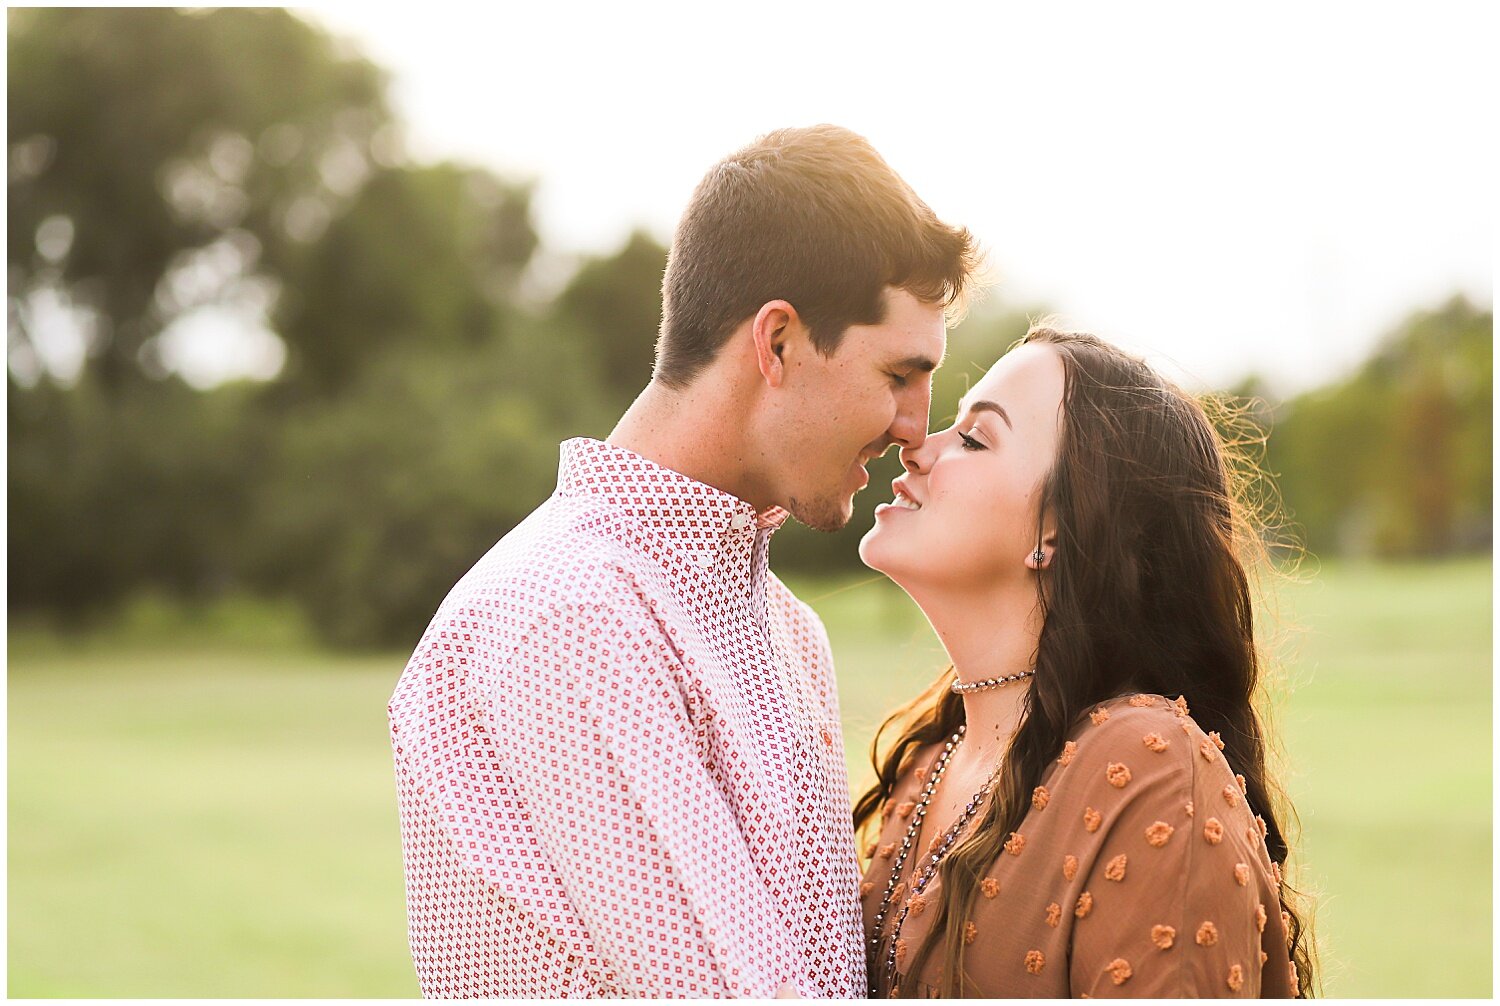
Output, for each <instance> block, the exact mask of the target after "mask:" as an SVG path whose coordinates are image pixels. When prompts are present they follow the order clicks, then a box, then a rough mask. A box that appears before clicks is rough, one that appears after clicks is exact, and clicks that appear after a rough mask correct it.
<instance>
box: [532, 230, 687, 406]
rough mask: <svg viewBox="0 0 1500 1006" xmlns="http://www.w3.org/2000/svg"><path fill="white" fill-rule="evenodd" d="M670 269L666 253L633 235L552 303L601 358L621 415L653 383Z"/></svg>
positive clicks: (586, 267)
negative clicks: (665, 276) (664, 282)
mask: <svg viewBox="0 0 1500 1006" xmlns="http://www.w3.org/2000/svg"><path fill="white" fill-rule="evenodd" d="M666 268H667V249H666V248H665V247H663V246H662V245H661V244H659V243H658V242H657V241H656V240H655V239H654V238H652V237H651V236H650V235H649V234H647V233H645V232H644V231H635V232H634V233H632V234H631V235H630V237H629V239H628V240H626V242H625V244H624V245H623V246H622V247H621V248H620V250H619V251H617V252H616V253H615V254H613V255H610V256H607V257H603V258H593V259H589V260H588V261H586V262H584V264H583V265H582V267H580V268H579V270H578V272H577V273H576V274H575V275H574V276H573V279H572V280H571V281H570V282H569V283H568V285H567V287H566V288H565V289H564V290H563V292H562V293H561V294H560V295H559V296H558V298H557V302H556V304H555V305H554V315H553V316H554V318H555V319H556V320H558V321H561V322H563V323H566V324H571V325H573V326H574V327H576V328H577V329H578V330H579V331H580V332H582V333H583V335H584V337H585V338H587V339H588V341H589V344H590V345H591V346H592V347H593V349H594V351H595V353H596V354H597V355H598V357H599V359H600V361H601V363H602V365H603V373H604V374H605V377H606V387H607V391H608V393H609V395H610V400H611V402H612V403H613V404H614V405H615V406H616V407H617V408H618V409H619V410H620V411H624V409H625V408H626V407H627V406H629V405H630V403H631V402H632V401H634V400H635V396H636V395H637V394H638V393H639V392H640V390H641V389H642V388H644V387H645V386H646V383H647V382H648V381H650V380H651V368H652V367H653V365H654V364H655V362H656V336H657V332H658V331H659V329H660V327H661V280H662V274H663V273H664V272H665V271H666Z"/></svg>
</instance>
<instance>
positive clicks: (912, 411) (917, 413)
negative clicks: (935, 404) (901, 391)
mask: <svg viewBox="0 0 1500 1006" xmlns="http://www.w3.org/2000/svg"><path fill="white" fill-rule="evenodd" d="M931 406H932V388H931V385H928V387H927V389H926V393H925V394H913V395H908V396H907V397H906V399H905V400H904V401H903V402H902V403H901V405H900V407H899V408H898V409H897V411H896V418H895V419H893V420H892V421H891V432H890V436H891V440H892V441H894V442H895V443H898V444H900V445H901V450H902V453H903V454H904V453H905V452H906V451H907V450H908V449H912V450H915V449H916V448H918V447H921V446H922V443H923V441H925V440H926V439H927V418H928V415H927V414H928V410H929V409H930V408H931Z"/></svg>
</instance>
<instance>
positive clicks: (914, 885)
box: [869, 724, 993, 999]
mask: <svg viewBox="0 0 1500 1006" xmlns="http://www.w3.org/2000/svg"><path fill="white" fill-rule="evenodd" d="M967 729H968V726H967V724H965V725H963V726H960V727H959V728H958V731H957V732H956V733H954V735H953V736H952V737H950V738H949V739H948V741H947V743H945V744H944V745H943V753H942V755H941V756H940V757H939V758H938V762H937V764H936V765H934V766H933V769H932V775H930V776H929V777H928V779H927V785H926V786H925V787H924V788H923V790H922V796H921V797H920V798H919V800H918V801H917V805H916V807H915V808H913V809H912V812H911V824H909V825H907V826H906V836H905V837H904V838H902V840H901V849H900V851H899V852H898V853H897V854H896V859H895V861H894V863H893V864H892V866H891V878H890V880H888V881H886V885H885V895H884V896H883V897H882V898H881V899H880V911H878V912H876V913H875V924H874V925H873V926H872V927H871V929H870V951H871V953H875V952H878V951H879V949H880V930H881V928H882V927H883V926H884V925H885V918H886V914H887V913H888V912H889V911H890V908H891V901H892V900H893V898H894V896H895V892H896V878H897V877H899V876H900V875H901V868H902V867H903V866H905V865H906V858H907V856H909V855H910V854H911V847H912V842H913V841H914V840H915V838H916V836H917V832H918V831H920V830H921V828H922V819H923V818H924V817H926V816H927V805H928V804H930V803H931V802H932V794H933V792H934V791H935V790H936V789H937V785H938V782H939V781H940V780H941V779H942V777H943V772H944V771H946V770H947V768H948V761H949V759H951V758H952V757H953V752H954V751H955V750H956V749H957V748H958V745H959V742H960V741H962V740H963V737H964V732H965V731H966V730H967ZM991 782H993V777H991V778H990V779H987V780H986V781H985V784H984V786H982V787H981V788H980V790H979V792H977V793H975V794H974V795H973V796H972V797H971V798H970V799H969V802H968V803H967V804H966V805H965V806H964V810H963V813H962V814H960V815H959V816H958V820H957V821H954V822H953V825H952V827H950V828H949V829H948V830H947V831H946V832H944V833H943V837H942V840H941V841H940V842H938V843H937V847H936V848H935V849H933V851H932V853H931V854H930V855H929V856H927V858H926V859H924V860H923V861H922V865H921V868H920V869H919V870H917V871H915V874H916V875H915V876H914V877H913V878H912V882H911V889H910V890H909V891H908V892H907V897H906V903H905V904H904V905H902V906H901V911H900V913H899V914H898V915H897V916H896V921H895V924H894V925H892V926H891V938H890V946H889V948H888V949H887V951H886V955H885V966H884V967H883V968H882V969H881V972H882V977H883V979H884V981H885V985H886V988H890V987H891V986H892V985H893V984H894V982H895V977H896V942H897V941H898V940H899V939H900V938H901V927H902V925H903V924H904V923H905V922H906V915H907V913H908V912H910V911H911V899H912V898H914V897H915V896H917V895H918V894H921V893H922V892H923V891H924V890H926V888H927V885H928V884H930V883H931V882H932V878H933V877H935V876H937V871H938V866H939V864H941V863H942V861H943V857H944V856H946V855H947V854H948V850H949V849H951V848H953V844H954V843H955V842H957V841H958V836H959V835H960V834H961V833H962V832H963V830H964V828H965V827H966V826H967V825H968V823H969V822H970V821H972V820H973V819H974V815H975V814H976V813H978V811H979V805H980V804H981V803H983V802H984V798H985V796H986V795H988V793H989V791H990V783H991ZM869 987H870V998H872V999H874V998H876V997H878V996H879V994H880V987H879V983H878V982H877V980H876V977H875V975H874V974H871V975H870V981H869Z"/></svg>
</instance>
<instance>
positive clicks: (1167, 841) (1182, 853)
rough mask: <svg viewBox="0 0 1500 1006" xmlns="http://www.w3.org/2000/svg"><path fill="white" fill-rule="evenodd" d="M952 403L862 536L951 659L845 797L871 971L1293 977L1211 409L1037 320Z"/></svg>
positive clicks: (1198, 990) (1188, 988)
mask: <svg viewBox="0 0 1500 1006" xmlns="http://www.w3.org/2000/svg"><path fill="white" fill-rule="evenodd" d="M960 405H961V407H960V411H959V415H958V419H957V421H956V422H955V424H954V425H953V426H952V427H951V428H949V429H948V430H945V431H943V432H940V433H935V434H933V435H931V436H929V437H928V438H927V440H926V442H925V443H924V444H923V445H922V446H921V447H920V448H918V449H916V450H903V451H902V462H903V464H904V465H905V467H906V469H907V471H906V473H905V474H904V475H902V476H901V477H900V478H898V479H897V480H896V481H895V483H894V484H893V487H894V491H895V499H894V501H893V502H892V503H891V504H887V505H882V506H881V507H879V508H877V510H876V522H875V526H874V527H873V528H872V529H871V530H870V532H869V533H868V534H867V535H866V536H865V538H864V540H863V541H862V542H861V544H860V556H861V558H863V559H864V561H865V563H866V564H867V565H869V566H871V567H872V568H874V569H877V570H880V571H882V572H884V573H886V574H887V575H888V576H890V577H891V579H893V580H894V581H896V583H898V584H899V585H900V586H901V587H902V588H903V589H905V590H906V591H907V593H908V594H910V595H911V597H912V598H913V599H914V600H915V601H916V602H917V604H918V605H919V606H920V607H921V608H922V610H923V612H924V613H925V614H926V615H927V618H928V620H929V621H930V622H931V623H932V626H933V628H934V629H935V630H936V632H937V635H938V637H939V639H940V640H941V641H942V643H943V645H944V647H945V648H946V649H947V651H948V655H949V657H950V658H951V660H952V662H953V666H952V668H950V669H949V670H948V671H947V672H946V673H945V674H944V675H943V677H942V678H941V679H940V680H939V681H938V682H937V683H936V684H935V685H934V686H933V687H932V688H930V689H929V690H928V691H927V692H926V693H925V694H923V695H922V696H920V697H918V698H917V699H916V700H915V701H914V702H913V703H912V704H911V705H909V706H907V707H906V709H905V710H903V711H902V712H900V713H898V714H897V715H896V716H893V717H892V718H891V720H889V721H887V724H886V727H890V726H891V725H892V724H893V723H899V724H902V725H903V726H904V729H903V731H902V732H901V734H900V737H899V739H898V740H897V741H896V743H895V744H894V746H893V747H892V748H891V750H890V751H889V752H888V753H887V755H886V757H885V758H884V759H883V760H881V761H878V762H877V774H878V782H877V784H876V785H875V787H874V788H873V789H871V790H870V792H868V793H866V794H865V795H864V797H863V798H862V799H861V800H860V801H859V803H858V805H857V806H856V808H855V825H856V827H857V828H860V829H861V830H862V832H863V833H864V834H866V835H868V834H870V833H872V832H878V834H877V836H876V837H875V841H874V842H873V843H871V845H870V846H869V855H870V856H871V857H872V858H871V861H870V865H869V869H868V872H867V873H866V876H865V883H864V885H863V888H862V892H861V893H862V898H863V907H864V914H865V927H866V938H867V943H866V946H867V953H868V957H869V976H870V986H871V989H870V991H871V995H872V996H898V995H899V996H930V995H943V996H954V995H982V996H1007V997H1022V996H1046V997H1060V996H1079V995H1088V996H1095V997H1099V996H1243V997H1253V996H1261V997H1286V996H1297V995H1305V994H1307V992H1308V991H1309V987H1310V985H1311V984H1312V977H1313V973H1312V967H1311V960H1310V955H1309V951H1308V938H1307V934H1306V933H1305V931H1304V929H1303V925H1302V923H1301V922H1300V920H1299V918H1298V915H1297V913H1296V912H1295V911H1294V910H1293V909H1292V908H1291V907H1290V905H1289V904H1288V903H1287V901H1288V899H1287V897H1286V896H1285V895H1284V893H1283V892H1284V890H1285V888H1284V887H1283V884H1282V874H1281V870H1282V869H1283V867H1284V865H1285V862H1286V857H1287V851H1288V849H1287V842H1286V839H1285V837H1284V832H1283V829H1282V818H1281V817H1279V816H1278V814H1277V812H1276V809H1275V808H1276V806H1277V803H1278V800H1279V796H1280V794H1279V790H1278V789H1277V788H1276V786H1275V784H1274V782H1273V780H1272V779H1271V778H1269V776H1268V774H1267V769H1266V763H1265V740H1264V735H1263V732H1262V729H1261V726H1260V723H1259V720H1258V719H1257V717H1256V714H1255V710H1254V708H1253V706H1252V704H1251V699H1252V696H1253V695H1254V694H1255V689H1256V684H1257V678H1258V675H1259V665H1258V661H1257V656H1256V648H1255V641H1254V638H1253V632H1252V618H1251V602H1250V595H1249V591H1248V588H1247V582H1246V574H1245V570H1244V567H1243V566H1242V564H1241V561H1240V559H1239V558H1238V556H1237V552H1238V550H1239V549H1240V548H1241V547H1242V546H1244V545H1246V544H1249V542H1248V541H1247V540H1246V539H1245V537H1244V536H1243V535H1242V533H1241V530H1240V527H1241V522H1240V520H1239V513H1238V511H1237V508H1236V504H1235V502H1234V500H1233V498H1232V491H1231V488H1232V487H1231V485H1230V482H1231V479H1230V475H1229V469H1228V466H1227V464H1226V460H1225V456H1224V452H1223V449H1222V447H1221V444H1220V442H1219V439H1218V437H1217V435H1216V433H1215V431H1214V428H1213V426H1212V424H1211V423H1210V422H1209V421H1208V420H1207V418H1206V417H1205V415H1204V412H1203V410H1202V409H1201V408H1200V407H1199V406H1198V405H1197V404H1196V403H1195V402H1194V401H1193V399H1191V398H1190V397H1189V396H1187V395H1185V394H1183V393H1182V392H1181V391H1179V390H1178V389H1177V388H1175V387H1174V386H1172V385H1171V384H1170V383H1168V382H1166V381H1164V380H1163V379H1162V378H1160V377H1159V376H1157V375H1156V374H1155V373H1154V372H1152V371H1151V370H1150V369H1149V368H1148V367H1146V366H1145V365H1144V364H1142V363H1141V362H1139V361H1137V360H1134V359H1131V358H1129V357H1127V356H1126V355H1125V354H1123V353H1121V352H1119V351H1117V350H1115V349H1113V348H1112V347H1110V346H1108V345H1106V344H1104V343H1102V342H1100V341H1099V340H1097V339H1094V338H1092V337H1090V336H1082V335H1068V334H1063V333H1059V332H1056V331H1053V330H1050V329H1046V328H1034V329H1033V330H1032V331H1031V332H1029V333H1028V334H1027V337H1026V339H1025V340H1024V341H1023V343H1022V344H1021V345H1020V346H1018V347H1017V348H1015V349H1014V350H1012V351H1011V352H1010V353H1008V354H1007V355H1006V356H1004V357H1003V358H1002V359H1001V360H1000V361H999V362H998V363H996V364H995V366H994V367H993V368H992V369H991V370H990V371H989V373H988V374H987V375H986V376H985V377H984V378H983V379H982V380H981V381H979V382H978V383H977V384H976V385H975V386H974V387H973V388H972V389H971V390H970V392H969V394H968V395H967V396H965V400H964V402H962V403H960ZM884 729H885V728H882V730H884ZM877 744H878V738H877Z"/></svg>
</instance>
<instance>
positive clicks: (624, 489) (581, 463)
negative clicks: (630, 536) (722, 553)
mask: <svg viewBox="0 0 1500 1006" xmlns="http://www.w3.org/2000/svg"><path fill="white" fill-rule="evenodd" d="M561 455H562V456H561V460H560V462H559V466H558V473H557V489H558V492H559V493H561V494H563V495H565V496H582V495H590V496H597V497H600V498H602V499H604V500H606V501H607V502H608V503H610V504H611V505H612V506H616V507H619V508H620V509H622V510H624V511H626V512H627V513H629V514H630V515H631V516H633V517H635V518H637V519H639V520H642V521H644V522H646V523H647V524H648V525H649V526H650V527H651V528H652V529H653V530H654V531H656V532H657V533H658V534H661V535H663V536H664V537H666V538H667V539H668V540H669V541H671V542H673V543H674V544H676V545H678V546H679V547H682V548H684V549H686V550H688V551H697V550H699V549H712V550H717V548H718V547H719V545H720V544H721V542H722V541H723V539H724V536H725V535H726V534H728V533H729V532H732V531H745V530H751V529H754V530H760V529H769V530H772V531H774V530H775V529H776V528H779V527H780V526H781V525H782V523H783V522H785V521H786V519H787V517H788V513H787V511H786V510H784V509H782V508H781V507H770V508H768V509H766V510H762V511H759V512H757V511H756V509H755V507H754V506H752V505H751V504H749V503H746V502H745V501H744V500H742V499H740V498H739V497H738V496H734V495H732V494H730V493H727V492H725V491H724V490H722V489H715V488H714V487H713V486H711V485H706V484H705V483H702V482H699V481H698V480H696V479H693V478H690V477H688V476H686V475H683V474H682V473H681V472H675V471H673V470H672V469H670V468H665V467H663V466H661V465H659V464H657V463H656V462H655V461H651V460H649V459H647V458H643V457H641V456H640V455H639V454H636V453H635V452H634V451H628V450H626V449H625V448H623V447H616V446H615V445H613V444H607V443H604V442H602V441H599V440H592V439H590V438H588V437H575V438H573V439H572V440H565V441H563V443H562V448H561Z"/></svg>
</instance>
